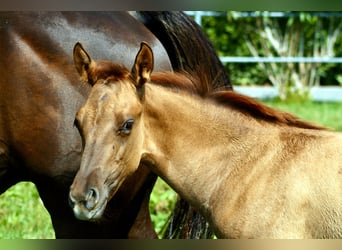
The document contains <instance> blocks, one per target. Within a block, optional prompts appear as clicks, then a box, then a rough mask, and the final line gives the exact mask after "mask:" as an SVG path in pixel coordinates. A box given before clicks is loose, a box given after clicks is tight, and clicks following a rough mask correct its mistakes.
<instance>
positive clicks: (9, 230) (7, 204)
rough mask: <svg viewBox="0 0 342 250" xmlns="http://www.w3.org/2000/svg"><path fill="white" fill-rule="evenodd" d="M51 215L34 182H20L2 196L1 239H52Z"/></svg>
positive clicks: (0, 208) (0, 215)
mask: <svg viewBox="0 0 342 250" xmlns="http://www.w3.org/2000/svg"><path fill="white" fill-rule="evenodd" d="M54 237H55V233H54V231H53V228H52V224H51V219H50V215H49V214H48V213H47V211H46V210H45V208H44V207H43V203H42V201H41V200H40V198H39V194H38V192H37V189H36V187H35V185H34V184H32V183H30V182H22V183H19V184H17V185H15V186H13V187H11V188H10V189H8V190H7V191H6V192H5V193H4V194H2V195H1V197H0V239H51V238H54Z"/></svg>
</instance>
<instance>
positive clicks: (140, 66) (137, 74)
mask: <svg viewBox="0 0 342 250" xmlns="http://www.w3.org/2000/svg"><path fill="white" fill-rule="evenodd" d="M152 70H153V52H152V49H151V48H150V46H148V44H147V43H145V42H142V43H141V45H140V50H139V52H138V54H137V56H136V57H135V62H134V65H133V68H132V72H131V74H132V77H133V79H134V80H135V85H136V86H137V87H141V86H142V85H144V83H146V82H147V81H149V80H150V75H151V72H152Z"/></svg>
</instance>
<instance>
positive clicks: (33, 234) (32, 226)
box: [0, 101, 342, 239]
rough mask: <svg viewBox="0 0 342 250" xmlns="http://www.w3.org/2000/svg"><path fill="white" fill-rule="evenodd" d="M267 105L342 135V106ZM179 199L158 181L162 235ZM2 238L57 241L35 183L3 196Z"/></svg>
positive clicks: (156, 216) (156, 211)
mask: <svg viewBox="0 0 342 250" xmlns="http://www.w3.org/2000/svg"><path fill="white" fill-rule="evenodd" d="M266 103H267V104H268V105H270V106H273V107H277V108H280V109H282V110H285V111H288V112H291V113H294V114H296V115H297V116H299V117H301V118H303V119H306V120H309V121H312V122H316V123H318V124H321V125H324V126H327V127H330V128H334V129H336V130H339V131H342V103H313V102H303V103H282V102H275V101H273V102H266ZM175 199H176V195H175V194H174V192H173V191H171V190H170V189H169V188H168V187H167V186H166V185H165V183H163V182H162V181H158V183H157V185H156V187H155V189H154V191H153V193H152V196H151V204H150V209H151V213H152V219H153V222H154V224H155V227H156V229H157V230H158V231H159V230H160V229H161V228H162V226H163V225H164V223H165V221H166V219H167V217H168V215H169V213H170V210H171V209H172V206H173V203H174V201H175ZM0 238H1V239H4V238H5V239H20V238H32V239H33V238H35V239H39V238H54V232H53V229H52V226H51V220H50V217H49V215H48V213H47V212H46V210H45V209H44V207H43V204H42V202H41V200H40V198H39V196H38V193H37V191H36V189H35V186H34V185H33V184H32V183H28V182H23V183H19V184H17V185H15V186H14V187H12V188H11V189H9V190H7V191H6V192H5V193H4V194H2V195H1V196H0Z"/></svg>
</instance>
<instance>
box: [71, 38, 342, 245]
mask: <svg viewBox="0 0 342 250" xmlns="http://www.w3.org/2000/svg"><path fill="white" fill-rule="evenodd" d="M75 50H76V51H78V52H77V53H75V56H76V57H79V55H80V54H83V55H87V53H86V52H85V51H84V49H83V48H82V47H81V46H80V45H79V44H76V46H75ZM81 52H82V53H81ZM75 61H76V64H78V63H79V65H76V66H77V68H84V65H87V67H89V68H90V69H89V70H87V71H80V72H79V73H80V74H81V75H82V76H83V77H87V76H88V79H89V78H91V79H94V78H96V77H97V76H98V75H103V69H104V68H105V69H111V70H107V71H106V76H107V77H106V78H104V79H99V80H98V81H94V82H91V81H88V82H89V84H91V85H92V86H93V88H92V90H91V92H90V95H89V98H88V100H87V102H86V103H85V104H84V105H83V106H82V107H81V108H80V110H79V111H78V112H77V115H76V124H77V127H78V128H79V130H80V132H81V134H82V138H83V140H84V152H83V155H82V160H81V166H80V170H79V171H78V173H77V175H76V177H75V180H74V182H73V184H72V186H71V189H70V199H71V201H72V202H73V203H74V213H75V214H76V215H77V216H81V217H86V218H90V217H98V216H100V214H101V213H102V209H103V207H105V205H106V203H107V201H108V199H109V198H110V197H112V196H113V195H114V194H115V193H116V191H117V190H118V188H120V187H121V186H122V185H124V184H125V183H124V181H125V180H126V178H127V176H130V175H131V174H132V173H134V172H135V171H136V169H137V167H138V166H139V163H141V162H143V163H144V165H146V166H148V167H149V168H150V169H151V170H152V171H154V172H155V173H157V174H158V175H159V176H160V177H162V178H163V179H164V180H165V181H166V182H167V183H168V184H169V185H170V186H171V187H172V188H173V189H174V190H176V191H177V192H178V193H179V194H180V195H181V196H182V197H183V198H184V199H185V200H187V201H188V202H189V203H190V204H192V205H193V206H194V207H195V208H197V210H198V211H200V212H201V213H202V214H203V215H204V216H205V217H206V218H207V219H208V220H209V222H210V223H211V225H212V226H213V228H214V230H215V233H216V235H217V236H218V237H221V238H278V239H279V238H280V239H281V238H342V133H338V132H333V131H328V130H326V129H325V128H323V127H321V126H318V125H314V124H311V123H309V122H305V121H301V120H300V119H298V118H297V117H295V116H293V115H291V114H289V113H284V112H280V111H276V110H274V109H272V108H269V107H267V106H265V105H263V104H261V103H259V102H257V101H255V100H253V99H251V98H249V97H246V96H243V95H240V94H237V93H235V92H232V91H223V90H216V91H214V92H211V93H208V95H207V96H205V97H202V96H200V95H199V94H198V93H197V92H196V91H194V90H195V89H196V87H195V86H196V85H197V84H198V81H196V77H195V79H192V78H191V77H190V78H189V76H188V75H185V74H180V73H164V72H156V73H154V74H152V70H153V66H154V63H153V53H152V50H151V49H150V47H149V46H148V45H147V44H146V43H142V45H141V49H140V51H139V53H138V54H137V57H136V59H135V63H134V65H133V67H132V70H131V71H129V70H128V69H126V68H125V67H124V66H122V65H120V64H116V63H110V62H101V61H99V62H97V61H93V60H92V59H91V58H89V57H88V56H85V57H79V58H78V59H77V60H75ZM109 72H111V74H109ZM194 149H195V150H194ZM85 191H86V192H85ZM88 192H90V194H91V195H89V194H88Z"/></svg>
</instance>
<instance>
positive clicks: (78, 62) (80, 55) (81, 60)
mask: <svg viewBox="0 0 342 250" xmlns="http://www.w3.org/2000/svg"><path fill="white" fill-rule="evenodd" d="M73 55H74V64H75V67H76V69H77V72H78V73H79V74H80V76H81V78H82V80H83V81H86V82H89V83H90V84H92V83H91V82H90V81H89V80H90V79H89V76H90V71H89V68H90V65H91V63H92V59H91V58H90V56H89V55H88V53H87V52H86V51H85V49H84V48H83V46H82V44H81V43H79V42H78V43H76V44H75V46H74V53H73Z"/></svg>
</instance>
